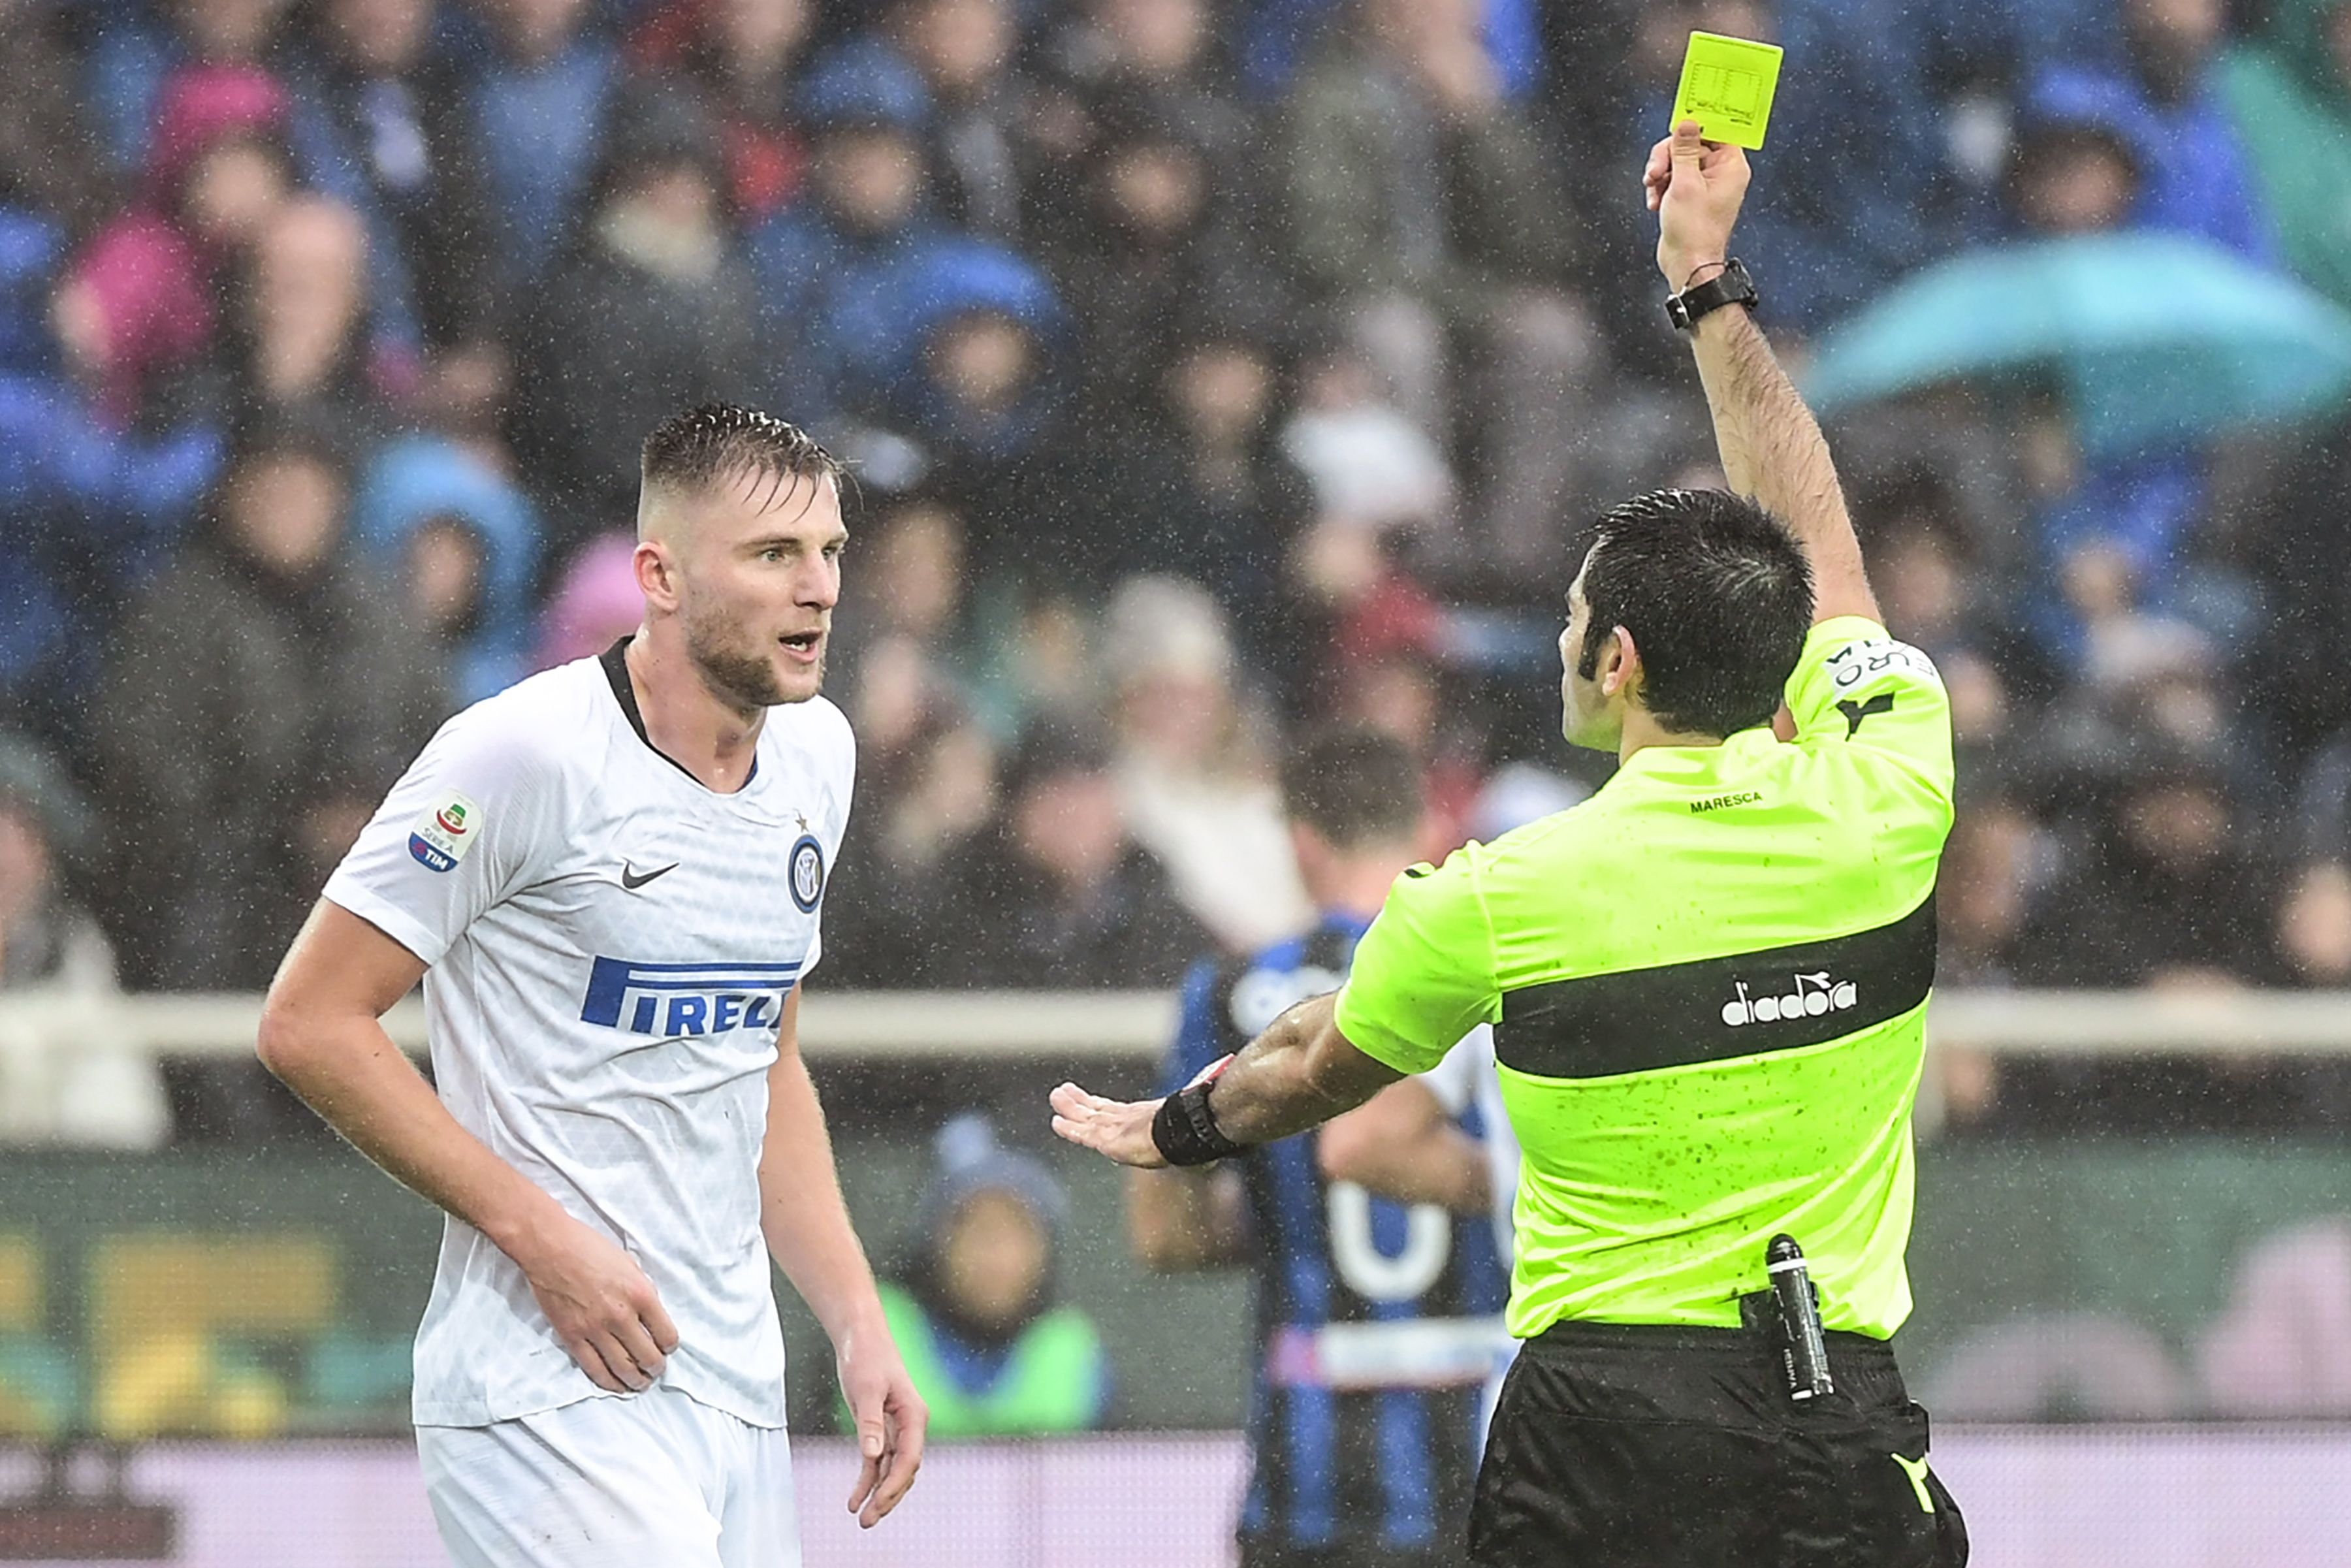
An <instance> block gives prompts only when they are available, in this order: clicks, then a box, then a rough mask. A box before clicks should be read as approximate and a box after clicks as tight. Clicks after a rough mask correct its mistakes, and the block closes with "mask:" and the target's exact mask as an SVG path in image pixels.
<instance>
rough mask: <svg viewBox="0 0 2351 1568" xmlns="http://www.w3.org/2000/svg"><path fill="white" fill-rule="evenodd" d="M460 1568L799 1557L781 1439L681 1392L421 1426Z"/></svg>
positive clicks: (777, 1566)
mask: <svg viewBox="0 0 2351 1568" xmlns="http://www.w3.org/2000/svg"><path fill="white" fill-rule="evenodd" d="M416 1454H417V1458H419V1459H420V1460H421V1461H423V1469H424V1494H425V1496H426V1497H427V1498H428V1499H429V1500H431V1501H432V1504H433V1517H434V1521H436V1522H438V1523H439V1525H440V1527H441V1540H442V1542H443V1544H444V1545H446V1546H447V1547H448V1548H449V1554H450V1556H451V1557H452V1558H454V1559H455V1562H456V1563H457V1568H799V1561H800V1542H799V1518H798V1515H797V1513H796V1511H795V1510H794V1508H793V1503H792V1461H791V1449H790V1447H789V1442H788V1441H787V1439H786V1437H785V1436H784V1433H783V1431H782V1430H781V1429H780V1428H770V1427H754V1426H751V1425H749V1424H748V1423H747V1422H744V1421H741V1420H738V1419H737V1418H736V1417H735V1416H729V1415H727V1414H726V1413H725V1412H723V1411H719V1410H714V1409H712V1408H711V1407H710V1406H706V1405H701V1404H697V1403H695V1401H694V1400H693V1399H690V1398H688V1397H687V1396H684V1395H683V1394H678V1393H675V1392H673V1391H671V1390H669V1389H665V1388H659V1387H656V1388H652V1389H648V1390H647V1391H646V1392H644V1393H643V1394H634V1395H631V1396H627V1397H625V1398H601V1399H583V1400H580V1402H579V1403H577V1404H574V1405H566V1406H562V1407H561V1408H560V1409H556V1410H545V1411H541V1412H540V1413H539V1414H538V1415H536V1416H522V1417H520V1418H519V1419H517V1420H512V1421H499V1422H496V1423H494V1424H492V1425H490V1426H487V1427H418V1428H417V1429H416Z"/></svg>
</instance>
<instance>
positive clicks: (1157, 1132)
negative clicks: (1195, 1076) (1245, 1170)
mask: <svg viewBox="0 0 2351 1568" xmlns="http://www.w3.org/2000/svg"><path fill="white" fill-rule="evenodd" d="M1216 1082H1217V1081H1216V1080H1215V1079H1213V1078H1211V1079H1209V1080H1208V1081H1207V1082H1206V1083H1195V1084H1193V1085H1192V1086H1191V1087H1190V1088H1189V1089H1184V1090H1179V1091H1178V1092H1175V1093H1173V1094H1170V1095H1169V1096H1167V1098H1166V1099H1165V1100H1163V1101H1161V1102H1160V1103H1159V1113H1158V1114H1157V1115H1155V1116H1154V1117H1152V1118H1151V1141H1152V1142H1153V1143H1154V1144H1155V1145H1158V1148H1159V1153H1160V1155H1161V1156H1162V1157H1163V1158H1165V1160H1166V1162H1167V1163H1168V1164H1169V1165H1171V1166H1205V1165H1207V1164H1209V1163H1210V1162H1211V1161H1214V1160H1221V1159H1228V1158H1229V1157H1231V1156H1232V1155H1238V1154H1240V1153H1242V1152H1243V1151H1245V1150H1246V1149H1247V1148H1248V1147H1249V1145H1246V1144H1236V1143H1235V1142H1233V1141H1232V1140H1231V1139H1230V1138H1228V1137H1227V1136H1225V1135H1224V1134H1222V1133H1220V1132H1218V1131H1217V1118H1216V1115H1215V1113H1212V1112H1211V1111H1210V1110H1209V1109H1208V1090H1209V1089H1210V1087H1211V1086H1213V1085H1214V1084H1215V1083H1216Z"/></svg>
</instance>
